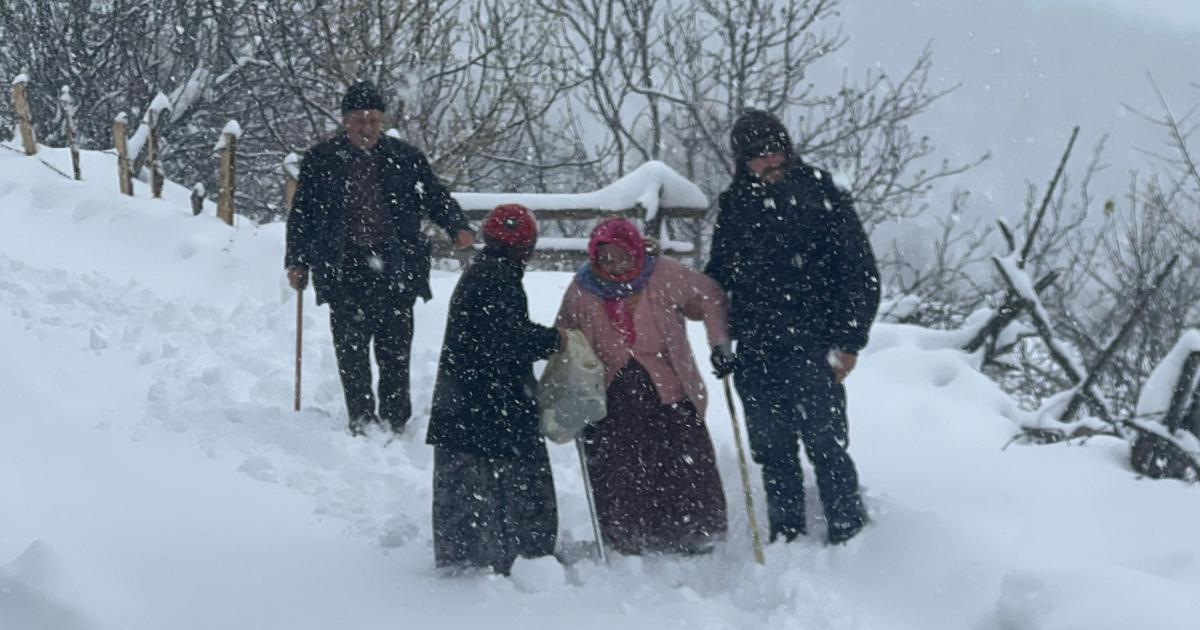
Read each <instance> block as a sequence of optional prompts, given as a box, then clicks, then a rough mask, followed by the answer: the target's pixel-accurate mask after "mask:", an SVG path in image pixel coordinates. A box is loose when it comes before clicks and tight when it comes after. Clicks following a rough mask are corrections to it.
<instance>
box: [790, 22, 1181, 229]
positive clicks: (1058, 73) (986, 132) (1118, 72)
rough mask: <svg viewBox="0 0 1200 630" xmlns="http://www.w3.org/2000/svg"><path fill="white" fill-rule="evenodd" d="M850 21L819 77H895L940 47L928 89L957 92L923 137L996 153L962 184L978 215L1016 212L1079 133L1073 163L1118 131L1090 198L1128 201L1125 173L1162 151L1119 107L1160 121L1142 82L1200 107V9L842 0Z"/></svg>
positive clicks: (927, 120) (953, 149)
mask: <svg viewBox="0 0 1200 630" xmlns="http://www.w3.org/2000/svg"><path fill="white" fill-rule="evenodd" d="M842 14H843V24H844V27H845V32H846V35H847V36H849V38H850V43H849V45H848V46H847V47H846V48H845V49H843V50H841V51H839V52H838V54H837V55H836V59H833V60H831V63H829V64H827V65H826V66H825V67H823V68H820V69H819V70H821V71H822V72H817V73H813V75H812V76H814V77H821V76H822V75H824V78H825V80H826V81H828V80H831V79H832V78H833V77H837V76H838V75H840V73H841V72H842V70H843V69H847V70H849V71H850V72H852V76H856V75H855V74H853V73H858V72H862V71H864V70H865V69H867V68H869V67H881V68H884V69H885V70H887V71H889V72H890V73H892V74H898V73H899V72H902V71H903V70H905V69H906V67H907V66H908V64H910V63H911V61H912V60H913V59H914V58H915V57H916V55H917V54H918V53H919V52H920V50H921V48H922V47H923V46H924V45H925V44H926V43H931V44H932V47H933V51H934V79H933V83H934V85H933V87H935V88H938V89H940V88H948V87H951V86H954V85H959V86H960V87H959V88H958V90H957V91H955V92H954V93H953V94H951V95H950V96H948V97H947V98H945V99H944V100H943V101H942V102H940V103H939V104H938V105H937V106H936V107H935V108H934V109H933V110H932V111H930V112H929V113H928V114H927V115H925V116H924V117H922V118H921V119H920V120H919V122H918V127H919V130H920V131H921V132H923V133H928V134H929V135H930V136H931V137H932V138H933V139H934V140H935V141H936V142H937V144H938V146H939V147H941V148H942V149H943V152H944V153H945V154H948V155H949V156H951V157H954V156H959V157H960V159H967V158H969V157H971V156H974V155H979V154H980V153H982V152H984V151H989V150H990V151H991V152H992V153H993V154H994V156H995V157H994V159H993V160H992V161H991V162H989V163H987V164H985V165H984V166H982V167H980V168H979V169H978V170H977V171H976V172H974V173H972V174H970V175H969V176H966V177H964V178H962V179H960V180H959V181H958V183H959V184H960V185H962V186H964V187H966V188H970V189H972V190H973V191H974V192H975V193H976V194H975V196H974V197H973V199H972V207H973V208H974V209H975V210H976V211H977V212H978V213H980V214H981V215H983V216H996V215H1002V216H1009V217H1012V216H1013V215H1014V214H1016V213H1018V212H1019V211H1020V209H1021V205H1022V203H1023V200H1024V198H1025V185H1024V182H1025V181H1026V180H1032V181H1034V182H1035V183H1038V184H1039V185H1041V184H1044V183H1045V182H1046V181H1047V180H1048V179H1049V177H1050V175H1051V174H1052V173H1053V169H1054V166H1055V165H1056V163H1057V160H1058V156H1059V155H1060V153H1061V152H1062V149H1063V147H1064V145H1065V143H1066V141H1067V138H1068V137H1069V135H1070V130H1071V127H1072V126H1073V125H1076V124H1078V125H1080V126H1081V127H1082V134H1081V136H1080V144H1079V146H1078V148H1077V150H1076V154H1075V162H1074V164H1076V165H1081V164H1082V163H1083V162H1084V161H1085V160H1086V159H1087V158H1088V156H1089V155H1090V153H1091V149H1092V147H1093V146H1094V145H1095V143H1096V142H1097V141H1098V140H1099V139H1100V137H1101V136H1102V135H1103V134H1106V133H1107V134H1110V136H1111V137H1110V139H1109V142H1108V149H1107V152H1106V154H1105V155H1106V158H1107V159H1106V160H1105V161H1106V163H1107V164H1108V165H1109V167H1108V169H1107V170H1106V171H1105V175H1104V177H1102V178H1100V180H1099V181H1098V183H1097V186H1096V187H1095V190H1094V192H1096V193H1098V194H1100V195H1103V196H1102V197H1101V199H1103V198H1104V196H1114V197H1117V198H1118V199H1117V200H1118V201H1121V199H1120V195H1122V194H1123V193H1124V191H1125V189H1126V184H1127V183H1128V172H1129V171H1130V170H1132V169H1140V170H1145V169H1146V167H1147V165H1148V159H1147V157H1146V156H1145V155H1144V154H1143V153H1142V152H1141V151H1140V150H1141V149H1159V148H1161V147H1162V146H1163V142H1164V137H1163V136H1162V135H1161V134H1160V133H1159V132H1158V131H1156V129H1155V128H1154V127H1153V126H1152V125H1150V124H1148V123H1146V122H1145V121H1143V120H1141V119H1140V118H1138V117H1137V116H1132V115H1129V114H1128V113H1127V112H1126V110H1125V109H1124V108H1123V107H1122V105H1123V104H1128V105H1131V106H1133V107H1135V108H1137V109H1139V110H1142V111H1147V112H1151V113H1157V112H1158V106H1157V104H1156V102H1155V99H1154V95H1153V92H1152V91H1151V89H1150V87H1149V83H1148V81H1147V78H1146V73H1147V72H1152V73H1153V74H1154V76H1155V78H1156V80H1157V81H1158V83H1159V84H1160V85H1161V87H1162V89H1163V91H1164V93H1165V94H1166V95H1167V98H1168V100H1169V101H1170V104H1171V106H1172V107H1173V109H1175V110H1176V111H1177V112H1184V111H1186V110H1187V109H1189V108H1190V107H1191V106H1192V105H1194V104H1197V103H1200V90H1197V89H1196V88H1195V86H1194V85H1193V84H1195V83H1198V82H1200V62H1198V61H1197V60H1200V0H903V1H897V0H858V1H855V0H847V1H846V2H844V3H843V4H842ZM1197 141H1198V142H1200V138H1198V139H1197ZM1197 149H1198V150H1200V147H1197Z"/></svg>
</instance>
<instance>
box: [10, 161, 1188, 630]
mask: <svg viewBox="0 0 1200 630" xmlns="http://www.w3.org/2000/svg"><path fill="white" fill-rule="evenodd" d="M40 157H41V159H44V160H46V161H47V162H50V163H51V164H55V165H57V166H59V167H60V168H62V167H64V166H65V165H66V164H67V163H68V162H67V160H68V158H67V155H66V153H65V152H63V151H58V150H45V151H43V152H42V154H41V156H40ZM115 170H116V168H115V165H114V164H113V160H112V158H111V157H110V156H106V155H102V154H95V153H89V154H86V155H85V162H84V174H85V177H87V178H88V181H86V182H83V183H77V182H72V181H68V180H66V179H64V178H62V177H61V176H60V175H58V174H56V173H54V172H53V171H51V170H50V169H48V168H46V167H45V166H44V165H43V164H42V163H41V162H40V161H39V160H38V159H33V158H25V157H22V156H20V155H18V154H16V153H14V152H11V151H8V150H0V628H3V629H5V630H8V629H10V628H11V629H14V630H16V629H20V630H24V629H43V628H46V629H50V628H53V629H66V630H74V629H86V630H100V629H104V630H109V629H111V630H134V629H142V628H145V629H148V630H159V629H164V628H167V629H172V630H176V629H181V630H182V629H191V628H195V629H204V630H209V629H211V628H247V629H249V628H254V629H259V628H280V629H287V630H299V629H305V628H314V629H316V628H321V629H324V628H343V627H344V628H356V629H372V628H450V629H459V628H463V629H466V628H470V629H475V628H485V627H486V628H500V627H514V628H515V627H557V628H585V629H586V628H604V629H606V630H611V628H613V627H622V628H626V629H628V630H641V629H643V628H645V629H651V628H654V629H659V628H711V629H714V630H715V629H721V628H729V629H742V628H774V629H782V628H889V629H890V628H897V629H920V630H941V629H946V630H951V629H953V630H961V629H963V628H970V629H976V630H1002V629H1004V630H1007V629H1018V628H1019V629H1022V630H1031V629H1047V630H1049V629H1076V628H1078V629H1085V628H1086V629H1088V630H1096V629H1106V628H1112V629H1114V630H1116V629H1121V630H1127V629H1128V628H1155V629H1157V630H1169V629H1179V630H1190V629H1192V628H1195V627H1197V624H1198V623H1200V602H1198V601H1197V598H1196V594H1197V592H1200V528H1198V524H1200V495H1197V492H1198V489H1197V488H1196V487H1193V486H1187V485H1184V484H1182V483H1177V482H1171V481H1148V480H1140V479H1137V478H1136V477H1135V475H1134V474H1133V473H1132V472H1130V470H1129V467H1128V465H1127V459H1128V448H1127V446H1126V445H1125V444H1123V443H1120V442H1117V441H1113V440H1108V439H1101V438H1097V439H1093V440H1091V441H1089V442H1087V443H1086V444H1078V443H1076V444H1071V445H1059V446H1041V447H1029V446H1019V445H1012V446H1008V447H1007V448H1005V446H1006V444H1008V443H1009V441H1010V439H1011V438H1012V437H1013V435H1014V434H1015V432H1016V429H1015V424H1014V421H1015V420H1019V419H1020V418H1021V412H1020V411H1019V410H1018V409H1017V408H1016V407H1015V405H1014V403H1013V402H1012V401H1011V400H1010V399H1009V398H1008V397H1007V396H1005V395H1004V394H1003V392H1001V391H1000V390H999V389H998V388H997V387H996V386H995V385H994V384H992V383H991V382H990V381H988V380H987V379H985V378H984V377H982V376H980V375H979V374H978V373H977V372H976V371H974V370H973V369H972V368H971V366H970V363H969V361H968V360H967V359H966V357H964V356H963V355H962V354H961V353H959V352H957V351H955V350H953V349H946V348H944V347H941V346H944V345H945V344H944V342H943V341H942V340H943V339H944V335H938V334H935V333H931V332H929V331H923V330H920V329H915V328H910V327H904V326H887V325H880V326H877V327H876V329H875V331H874V334H873V340H872V343H871V346H870V347H869V348H868V349H867V351H866V352H865V353H864V357H863V359H862V361H861V362H860V367H859V369H858V371H857V372H856V373H855V374H854V375H853V376H852V377H851V379H850V381H849V391H850V398H851V400H850V405H851V411H850V412H851V434H852V436H851V440H852V449H851V452H852V454H853V455H854V457H855V458H856V460H857V462H858V464H859V466H860V469H861V473H862V479H863V482H864V485H865V486H866V496H867V501H868V503H869V506H870V509H871V512H872V517H873V519H874V522H873V524H872V525H871V526H870V527H869V528H868V529H867V530H865V531H864V532H863V534H862V535H861V536H860V537H858V538H857V539H855V540H853V541H851V542H850V544H848V545H847V546H845V547H839V548H827V547H825V546H824V545H823V544H821V543H820V538H821V536H819V535H818V536H815V537H814V538H812V539H809V540H805V541H803V542H799V543H796V544H792V545H786V546H785V545H775V546H771V547H769V548H768V549H767V563H766V566H764V567H758V566H756V565H755V564H754V562H753V559H752V556H751V553H750V548H749V534H748V532H747V530H746V518H745V514H744V513H743V511H742V510H741V506H742V501H741V498H740V497H739V496H738V495H737V494H735V493H738V492H740V486H741V483H740V481H739V479H738V477H737V466H736V459H735V456H734V451H733V439H732V433H731V430H730V428H729V426H730V423H729V417H728V414H727V413H726V411H725V409H724V405H723V404H721V401H720V399H719V394H718V396H717V397H714V398H715V400H714V404H713V405H711V409H710V414H709V418H708V422H709V427H710V430H711V431H712V434H713V439H714V440H715V442H716V444H717V450H718V455H719V458H720V463H721V469H722V473H723V475H724V478H725V486H726V490H727V492H728V493H729V505H730V507H731V515H732V516H733V522H732V529H731V536H730V538H729V540H728V541H727V542H726V543H724V544H722V545H721V546H720V547H719V549H718V550H717V552H716V553H715V554H714V555H713V556H712V557H708V558H701V559H688V560H679V559H663V558H645V559H637V558H626V559H618V560H617V561H616V562H614V564H613V566H611V567H602V566H596V565H594V564H591V563H589V562H582V563H579V564H576V565H574V566H572V567H570V568H565V569H564V568H562V567H560V566H559V565H558V564H557V563H555V562H554V561H553V560H541V561H536V562H520V563H518V565H517V567H516V568H515V571H514V575H513V577H512V578H498V577H472V578H445V577H440V576H439V575H438V574H437V573H436V572H435V571H434V570H433V559H432V552H431V544H430V539H431V533H430V523H429V508H430V506H429V501H430V495H429V486H430V476H431V459H432V458H431V450H430V449H429V448H428V447H426V446H425V445H424V444H423V438H424V430H425V422H426V415H427V413H428V407H429V398H430V392H431V390H432V385H433V375H434V370H435V366H436V362H437V356H438V348H439V345H440V342H441V337H442V330H443V326H444V321H443V318H444V312H445V308H446V300H447V298H448V297H449V294H450V292H451V290H452V288H453V285H454V282H455V280H456V275H455V274H452V273H447V272H435V278H434V294H435V299H434V300H433V301H431V302H429V303H427V304H422V305H420V306H419V307H418V310H417V334H416V340H415V344H414V346H415V347H414V364H413V376H412V384H413V395H414V399H415V408H416V412H417V417H416V419H415V421H414V425H413V427H412V430H411V431H410V432H409V433H408V434H406V435H405V436H404V437H403V438H402V439H400V440H398V441H396V442H393V443H391V444H386V443H385V441H386V440H385V437H384V436H383V435H381V434H374V435H370V436H368V438H367V439H355V438H351V437H350V436H348V435H347V434H346V433H345V432H344V431H343V430H342V428H343V426H344V417H343V414H344V411H342V402H341V394H340V389H339V386H338V382H337V377H336V370H335V362H334V357H333V351H332V345H331V343H330V340H329V333H328V321H327V317H328V314H327V310H326V309H324V308H320V309H318V308H316V307H315V305H313V304H312V303H311V301H310V302H309V303H308V304H307V305H306V308H305V335H306V336H305V363H304V386H305V390H304V410H303V411H302V412H300V413H295V412H293V411H291V396H292V368H293V363H292V361H293V356H292V352H293V345H292V344H293V341H294V337H293V335H294V328H293V326H294V321H295V301H294V298H293V294H292V293H291V292H290V291H289V290H288V289H287V288H286V285H285V283H284V280H283V274H282V269H281V261H282V248H283V229H282V226H280V225H268V226H263V227H257V228H256V227H254V226H251V225H249V224H241V225H239V226H238V227H237V228H234V229H230V228H228V227H226V226H224V225H223V224H221V223H220V222H218V221H216V220H215V219H213V218H212V217H211V211H210V212H208V213H206V215H205V216H202V217H192V216H191V213H190V210H189V209H188V207H187V204H186V196H187V193H188V191H187V190H185V189H183V188H180V187H176V186H169V187H168V191H167V199H166V200H161V201H156V200H150V199H146V198H145V197H144V192H145V191H144V186H143V187H139V194H140V195H142V196H140V197H139V198H137V199H126V198H121V197H119V196H118V195H117V193H116V184H115V181H114V179H115V177H113V176H112V174H114V173H115ZM568 280H569V276H568V275H566V274H560V273H531V274H530V275H529V277H528V279H527V288H528V291H529V295H530V296H531V301H532V304H531V309H532V313H533V317H534V318H535V319H537V320H539V321H543V322H549V321H551V319H552V317H553V314H554V312H555V310H556V309H557V306H558V300H559V297H560V296H561V293H562V290H563V289H564V288H565V286H566V284H567V282H568ZM307 297H308V299H309V300H311V299H312V293H311V292H308V294H307ZM691 332H692V334H693V342H694V346H695V347H696V348H697V351H698V354H700V355H701V356H700V357H699V359H700V360H701V361H705V360H706V359H707V357H706V356H704V354H705V352H706V351H705V350H704V340H703V331H702V329H700V328H698V327H697V328H693V329H692V330H691ZM709 387H710V391H712V392H714V393H718V392H719V390H718V389H717V383H716V382H710V383H709ZM552 457H553V460H554V466H555V469H554V472H555V481H556V485H557V488H558V498H559V503H560V509H561V533H562V538H564V539H568V540H584V539H589V538H590V536H591V534H590V525H589V521H588V518H587V507H586V503H585V501H584V498H583V495H582V494H581V483H580V480H579V467H578V463H577V461H576V460H575V459H574V451H573V449H571V448H569V447H553V448H552ZM810 485H811V480H810ZM756 492H758V495H757V496H758V497H760V499H759V504H758V507H759V510H760V511H761V510H762V504H761V496H762V495H761V488H760V487H758V484H757V483H756ZM813 494H814V495H815V490H814V491H813ZM817 511H818V510H816V506H815V505H814V509H813V513H814V514H815V513H817ZM762 518H763V517H762V515H761V514H760V521H761V520H762ZM814 525H815V526H814V528H813V529H815V530H816V531H817V533H818V534H819V533H820V532H821V530H822V527H821V524H820V523H816V524H814Z"/></svg>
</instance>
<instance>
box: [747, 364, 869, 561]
mask: <svg viewBox="0 0 1200 630" xmlns="http://www.w3.org/2000/svg"><path fill="white" fill-rule="evenodd" d="M766 345H767V344H765V343H764V344H763V345H762V346H757V347H755V346H747V345H746V344H745V343H739V344H738V359H739V362H740V366H739V368H738V371H737V373H736V374H735V379H736V382H737V387H738V392H739V393H740V394H741V397H742V402H743V404H744V405H745V408H746V425H747V433H748V434H749V437H750V451H751V453H752V455H753V457H754V461H756V462H758V463H759V464H760V465H761V466H762V472H763V484H764V486H765V489H766V494H767V517H768V520H769V521H770V532H771V539H772V540H774V539H775V538H777V537H779V536H784V537H786V538H787V539H789V540H790V539H791V538H794V537H795V536H797V535H800V534H803V533H805V532H806V531H807V530H806V527H805V514H804V477H803V474H804V473H803V470H802V468H801V461H800V451H799V442H800V441H803V443H804V448H805V452H806V453H807V454H808V459H809V461H810V462H811V463H812V466H813V471H814V472H815V473H816V477H817V489H818V490H819V491H820V496H821V504H822V506H823V507H824V509H825V517H826V519H827V521H828V523H829V535H830V540H831V541H835V542H838V541H840V540H844V539H845V538H848V537H850V536H853V535H854V533H856V532H858V530H859V529H861V528H862V525H863V520H864V518H865V515H864V512H863V507H862V499H861V497H860V496H859V491H858V472H857V471H856V470H855V467H854V462H853V461H852V460H851V459H850V454H849V453H847V452H846V449H847V446H848V445H849V439H848V436H847V423H846V390H845V389H844V388H843V387H842V385H841V384H839V383H836V382H835V381H834V374H833V370H831V369H830V367H829V365H828V363H827V362H826V359H825V354H826V352H827V351H826V350H821V351H820V352H819V353H818V352H813V351H806V350H802V349H788V350H781V349H778V348H771V347H765V346H766Z"/></svg>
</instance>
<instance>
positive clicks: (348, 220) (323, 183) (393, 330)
mask: <svg viewBox="0 0 1200 630" xmlns="http://www.w3.org/2000/svg"><path fill="white" fill-rule="evenodd" d="M341 110H342V123H343V125H344V130H343V132H342V133H340V134H338V135H336V136H335V137H333V138H331V139H329V140H326V141H324V142H321V143H319V144H317V145H316V146H314V147H312V148H311V149H309V150H308V152H307V153H306V154H305V157H304V162H303V163H302V164H301V167H300V181H299V186H298V188H297V190H296V196H295V199H294V200H293V202H292V207H291V209H290V212H289V213H288V220H287V252H286V254H285V256H284V266H285V267H286V268H287V273H288V281H289V283H290V284H291V285H292V287H293V288H295V289H296V290H303V289H304V288H305V287H306V286H307V284H308V277H309V274H310V273H311V274H312V277H313V284H314V286H315V287H316V291H317V304H323V303H328V304H329V306H330V317H329V319H330V326H331V328H332V332H333V343H334V349H335V350H336V353H337V361H338V373H339V375H340V376H341V380H342V388H343V390H344V392H345V395H346V408H347V412H348V414H349V424H350V431H351V432H352V433H355V434H362V433H363V431H364V430H365V428H366V426H367V425H368V424H369V423H373V422H378V423H381V424H383V423H386V424H387V425H388V426H389V427H390V428H391V430H392V431H394V432H396V433H400V432H401V431H403V430H404V427H405V424H406V423H407V422H408V419H409V417H410V416H411V415H412V402H411V400H410V398H409V391H408V389H409V387H408V383H409V363H410V361H409V359H410V355H411V351H412V335H413V304H414V302H415V301H416V299H417V298H418V297H421V298H423V299H425V300H428V299H429V298H430V297H432V294H431V293H430V289H429V267H430V260H429V258H430V244H429V241H428V239H427V238H426V237H425V235H424V234H422V233H421V219H422V218H423V217H429V218H430V219H431V220H433V222H434V223H436V224H438V225H439V226H440V227H441V228H442V229H444V230H446V232H447V233H448V234H449V236H450V239H451V240H452V241H453V242H454V244H455V246H456V247H458V248H460V249H462V248H467V247H470V246H471V245H472V244H474V240H475V235H474V232H472V231H471V228H470V226H469V225H468V224H467V221H466V218H465V217H464V216H463V213H462V209H461V208H459V206H458V203H457V202H455V201H454V199H453V198H452V197H451V196H450V192H449V191H448V190H447V189H446V187H445V186H444V185H442V183H441V182H440V181H439V180H438V178H437V176H436V175H434V173H433V169H432V168H431V167H430V166H429V161H428V159H426V157H425V155H424V154H423V153H421V152H420V151H419V150H418V149H417V148H415V147H413V146H411V145H409V144H407V143H405V142H401V141H400V140H397V139H395V138H390V137H387V136H385V135H383V112H384V111H385V110H386V104H385V103H384V99H383V96H382V95H381V94H380V92H379V90H378V89H377V88H376V87H375V85H374V84H372V83H369V82H365V81H364V82H360V83H355V84H354V85H352V86H350V88H349V89H348V90H347V91H346V94H345V96H344V97H343V98H342V106H341ZM372 344H374V348H375V360H376V363H377V364H378V369H379V396H378V407H377V406H376V396H375V392H374V390H373V389H372V377H371V359H370V356H371V355H370V349H371V346H372ZM377 409H378V411H376V410H377Z"/></svg>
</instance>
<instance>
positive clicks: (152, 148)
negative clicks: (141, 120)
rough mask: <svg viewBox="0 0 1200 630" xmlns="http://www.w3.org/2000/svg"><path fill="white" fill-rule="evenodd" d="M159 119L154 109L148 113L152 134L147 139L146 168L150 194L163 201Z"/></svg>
mask: <svg viewBox="0 0 1200 630" xmlns="http://www.w3.org/2000/svg"><path fill="white" fill-rule="evenodd" d="M157 118H158V112H157V111H155V110H153V109H151V110H150V111H149V112H147V113H146V120H147V123H148V125H149V127H148V129H149V132H150V133H149V137H148V138H147V139H146V151H148V153H147V154H146V166H147V167H149V169H150V194H151V196H153V197H154V198H155V199H162V189H163V176H162V170H160V169H159V168H158V131H157V130H156V129H155V126H156V124H157V122H158V121H157Z"/></svg>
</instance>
